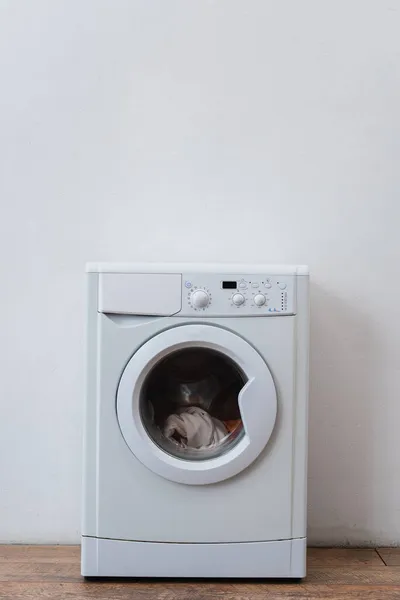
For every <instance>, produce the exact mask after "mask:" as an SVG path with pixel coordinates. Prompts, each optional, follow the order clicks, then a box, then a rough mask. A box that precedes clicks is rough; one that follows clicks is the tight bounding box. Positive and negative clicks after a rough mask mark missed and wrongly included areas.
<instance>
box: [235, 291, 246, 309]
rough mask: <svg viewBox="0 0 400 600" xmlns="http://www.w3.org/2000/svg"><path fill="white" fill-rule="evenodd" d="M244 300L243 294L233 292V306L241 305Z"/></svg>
mask: <svg viewBox="0 0 400 600" xmlns="http://www.w3.org/2000/svg"><path fill="white" fill-rule="evenodd" d="M244 301H245V297H244V296H243V294H233V296H232V302H233V304H234V305H235V306H242V304H244Z"/></svg>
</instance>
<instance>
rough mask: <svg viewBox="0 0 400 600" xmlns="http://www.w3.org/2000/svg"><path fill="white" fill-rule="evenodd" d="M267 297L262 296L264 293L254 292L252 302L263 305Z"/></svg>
mask: <svg viewBox="0 0 400 600" xmlns="http://www.w3.org/2000/svg"><path fill="white" fill-rule="evenodd" d="M266 301H267V299H266V297H265V296H264V294H256V295H255V296H254V304H255V305H256V306H264V304H265V303H266Z"/></svg>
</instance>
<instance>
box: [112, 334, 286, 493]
mask: <svg viewBox="0 0 400 600" xmlns="http://www.w3.org/2000/svg"><path fill="white" fill-rule="evenodd" d="M276 411H277V399H276V391H275V385H274V382H273V379H272V376H271V373H270V371H269V369H268V366H267V364H266V363H265V361H264V359H263V358H262V357H261V355H260V354H259V353H258V352H257V351H256V350H255V349H254V348H253V347H252V346H250V344H248V343H247V342H246V341H245V340H243V339H242V338H241V337H239V336H237V335H235V334H234V333H231V332H230V331H227V330H225V329H222V328H220V327H217V326H214V325H182V326H178V327H174V328H172V329H168V330H166V331H163V332H161V333H159V334H158V335H156V336H155V337H153V338H152V339H150V340H149V341H147V342H146V343H145V344H143V346H141V347H140V348H139V349H138V350H137V351H136V352H135V354H134V355H133V356H132V357H131V359H130V361H129V362H128V364H127V366H126V368H125V370H124V372H123V374H122V377H121V380H120V382H119V386H118V391H117V417H118V422H119V426H120V429H121V432H122V434H123V437H124V438H125V441H126V443H127V445H128V446H129V448H130V450H131V451H132V453H133V454H134V455H135V456H136V457H137V458H138V459H139V460H140V461H141V462H142V463H143V464H144V465H145V466H146V467H148V468H149V469H150V470H152V471H153V472H155V473H157V474H158V475H161V476H163V477H165V478H167V479H170V480H171V481H176V482H179V483H185V484H208V483H215V482H217V481H222V480H224V479H227V478H228V477H232V476H234V475H236V474H237V473H239V472H240V471H242V470H243V469H245V468H246V467H247V466H248V465H250V464H251V463H252V462H253V461H254V460H255V459H256V458H257V456H258V455H259V454H260V452H261V451H262V450H263V449H264V447H265V445H266V444H267V442H268V440H269V438H270V436H271V433H272V430H273V427H274V424H275V419H276Z"/></svg>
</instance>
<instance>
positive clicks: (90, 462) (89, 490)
mask: <svg viewBox="0 0 400 600" xmlns="http://www.w3.org/2000/svg"><path fill="white" fill-rule="evenodd" d="M86 286H87V287H86V300H87V312H86V375H85V377H86V381H85V408H84V430H83V481H82V496H83V497H82V534H83V535H93V532H95V531H96V515H97V494H96V473H97V454H96V447H97V372H98V371H97V356H98V328H97V302H98V275H97V274H95V273H88V275H87V280H86ZM90 532H92V533H90Z"/></svg>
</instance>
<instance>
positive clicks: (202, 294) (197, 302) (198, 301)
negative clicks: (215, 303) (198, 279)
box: [190, 290, 210, 308]
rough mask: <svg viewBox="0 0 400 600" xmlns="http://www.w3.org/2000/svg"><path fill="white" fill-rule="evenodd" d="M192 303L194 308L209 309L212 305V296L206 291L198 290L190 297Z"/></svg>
mask: <svg viewBox="0 0 400 600" xmlns="http://www.w3.org/2000/svg"><path fill="white" fill-rule="evenodd" d="M190 302H191V303H192V306H193V307H194V308H207V306H208V305H209V304H210V296H209V295H208V294H207V292H206V291H205V290H196V291H195V292H193V294H192V295H191V296H190Z"/></svg>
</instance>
